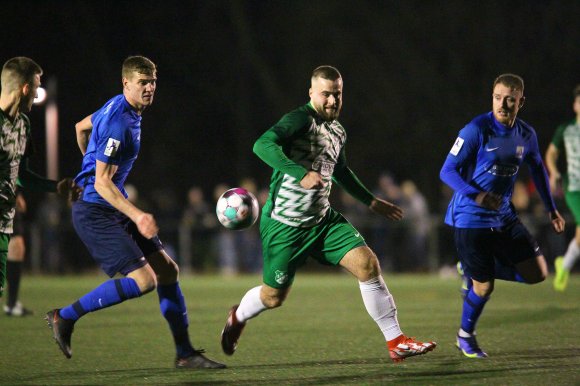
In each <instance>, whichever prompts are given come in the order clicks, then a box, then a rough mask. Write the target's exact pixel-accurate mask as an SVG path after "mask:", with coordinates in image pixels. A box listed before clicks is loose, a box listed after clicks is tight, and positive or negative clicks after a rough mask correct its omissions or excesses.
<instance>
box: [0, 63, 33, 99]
mask: <svg viewBox="0 0 580 386" xmlns="http://www.w3.org/2000/svg"><path fill="white" fill-rule="evenodd" d="M37 74H38V75H42V68H41V67H40V66H39V65H38V63H36V62H35V61H34V60H32V59H30V58H27V57H25V56H17V57H15V58H12V59H8V60H7V61H6V63H4V66H2V75H1V80H0V82H1V84H2V89H3V90H4V89H6V91H11V90H14V89H17V88H19V87H22V86H24V85H25V84H27V83H32V81H33V80H34V75H37Z"/></svg>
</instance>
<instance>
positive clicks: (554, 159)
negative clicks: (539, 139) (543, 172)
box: [545, 143, 562, 192]
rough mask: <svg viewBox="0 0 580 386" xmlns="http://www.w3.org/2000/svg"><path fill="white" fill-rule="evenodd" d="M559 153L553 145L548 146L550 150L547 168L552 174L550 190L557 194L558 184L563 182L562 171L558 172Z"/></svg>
mask: <svg viewBox="0 0 580 386" xmlns="http://www.w3.org/2000/svg"><path fill="white" fill-rule="evenodd" d="M559 155H560V154H559V151H558V148H557V147H556V146H554V144H553V143H551V144H550V145H549V146H548V150H546V157H545V158H546V168H547V169H548V172H549V174H550V189H551V190H552V192H555V191H556V189H557V188H558V183H559V182H560V181H561V179H562V176H561V175H560V171H559V170H558V157H559Z"/></svg>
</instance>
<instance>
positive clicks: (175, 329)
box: [60, 277, 195, 358]
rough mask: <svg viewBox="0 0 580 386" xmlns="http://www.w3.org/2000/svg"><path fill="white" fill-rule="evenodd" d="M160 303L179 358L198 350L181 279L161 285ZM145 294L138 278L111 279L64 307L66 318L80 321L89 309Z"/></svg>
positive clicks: (62, 312) (93, 309) (63, 315)
mask: <svg viewBox="0 0 580 386" xmlns="http://www.w3.org/2000/svg"><path fill="white" fill-rule="evenodd" d="M157 293H158V295H159V307H160V308H161V313H162V314H163V317H165V319H166V320H167V322H168V323H169V328H170V329H171V333H172V335H173V339H174V341H175V346H176V350H177V357H178V358H187V357H188V356H191V355H192V354H193V353H194V352H195V350H194V348H193V346H192V345H191V342H190V340H189V333H188V331H187V329H188V327H189V320H188V319H187V308H186V306H185V299H184V297H183V294H182V293H181V288H180V287H179V284H178V283H173V284H166V285H158V286H157ZM139 296H141V290H139V287H138V286H137V282H136V281H135V280H134V279H131V278H128V277H125V278H121V279H114V280H109V281H106V282H104V283H103V284H101V285H100V286H98V287H97V288H95V289H94V290H92V291H91V292H89V293H87V294H86V295H84V296H83V297H81V298H80V299H79V300H77V301H76V302H75V303H73V304H70V305H68V306H66V307H64V308H63V309H61V310H60V316H61V317H62V318H64V319H68V320H72V321H77V320H78V319H79V318H81V317H82V316H83V315H85V314H86V313H88V312H93V311H98V310H100V309H103V308H106V307H110V306H113V305H115V304H119V303H121V302H123V301H125V300H127V299H132V298H136V297H139Z"/></svg>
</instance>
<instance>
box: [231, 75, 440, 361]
mask: <svg viewBox="0 0 580 386" xmlns="http://www.w3.org/2000/svg"><path fill="white" fill-rule="evenodd" d="M342 86H343V82H342V77H341V75H340V73H339V72H338V70H337V69H336V68H334V67H331V66H320V67H318V68H316V69H315V70H314V72H313V73H312V78H311V88H310V92H309V94H310V102H309V103H308V104H306V105H305V106H302V107H300V108H298V109H296V110H294V111H292V112H290V113H288V114H286V115H285V116H284V117H282V119H281V120H280V121H279V122H278V123H277V124H275V125H274V126H273V127H272V128H270V129H269V130H268V131H266V132H265V133H264V134H263V135H262V136H261V137H260V138H259V139H258V140H257V141H256V143H255V145H254V152H255V153H256V154H257V155H258V157H260V158H261V159H262V160H263V161H264V162H266V163H267V164H268V165H269V166H271V167H272V168H273V169H274V172H273V174H272V181H271V185H270V193H269V197H268V200H267V202H266V204H265V205H264V208H263V211H262V217H261V221H260V235H261V238H262V246H263V259H264V270H263V281H264V282H263V284H262V285H260V286H257V287H254V288H252V289H250V290H249V291H248V292H247V293H246V294H245V295H244V297H243V298H242V300H241V302H240V304H239V305H236V306H234V307H232V309H231V310H230V314H229V316H228V319H227V322H226V325H225V327H224V329H223V331H222V348H223V350H224V352H225V353H226V354H228V355H232V354H233V353H234V351H235V350H236V347H237V343H238V339H239V337H240V335H241V333H242V330H243V328H244V327H245V325H246V323H247V322H248V320H250V319H251V318H254V317H256V316H258V315H259V314H260V313H261V312H262V311H265V310H268V309H272V308H276V307H279V306H281V305H282V303H283V302H284V300H285V299H286V297H287V296H288V293H289V292H290V288H291V286H292V282H293V281H294V275H295V273H296V270H297V269H298V267H300V266H301V265H302V264H303V263H304V262H305V261H306V259H307V258H308V256H312V257H313V258H315V259H316V260H318V261H319V262H320V263H322V264H330V265H335V266H336V265H340V266H342V267H343V268H345V269H346V270H348V271H349V272H350V273H352V274H353V275H354V276H355V277H356V278H357V279H358V281H359V286H360V290H361V293H362V298H363V302H364V304H365V307H366V309H367V311H368V313H369V314H370V316H371V317H372V318H373V319H374V320H375V322H376V323H377V325H378V326H379V328H380V329H381V331H382V333H383V335H384V337H385V340H386V341H387V346H388V349H389V353H390V357H391V359H392V360H393V361H394V362H399V361H402V360H404V359H405V358H407V357H410V356H414V355H419V354H425V353H427V352H428V351H431V350H433V349H434V348H435V346H436V344H435V343H434V342H426V343H423V342H419V341H416V340H414V339H413V338H408V337H407V336H405V335H404V334H403V332H402V331H401V328H400V327H399V322H398V321H397V309H396V307H395V302H394V300H393V296H392V295H391V294H390V292H389V290H388V289H387V286H386V284H385V282H384V280H383V277H382V275H381V268H380V266H379V262H378V259H377V257H376V255H375V254H374V253H373V251H371V249H370V248H369V247H368V246H367V245H366V243H365V241H364V239H363V238H362V236H361V235H360V233H359V232H358V231H357V230H356V229H355V228H354V227H353V226H352V225H351V224H350V223H349V222H348V221H347V220H346V219H345V218H344V217H343V216H342V215H341V214H340V213H338V212H336V211H335V210H333V209H332V208H331V207H330V204H329V201H328V196H329V194H330V188H331V185H332V181H334V182H336V183H337V184H338V185H339V186H341V187H342V188H343V189H345V190H346V191H347V192H348V193H350V194H351V195H352V196H353V197H355V198H356V199H358V200H359V201H361V202H363V203H364V204H365V205H367V206H368V207H369V208H370V209H371V210H372V211H373V212H375V213H377V214H379V215H381V216H384V217H386V218H387V219H390V220H400V219H401V218H402V217H403V212H402V210H401V208H399V207H398V206H396V205H393V204H391V203H389V202H386V201H384V200H381V199H379V198H377V197H374V196H373V194H372V193H370V192H369V191H368V190H367V189H366V188H365V187H364V185H363V184H362V183H361V182H360V181H359V180H358V179H357V177H356V176H355V175H354V173H353V172H352V171H351V170H350V169H349V168H348V166H347V163H346V156H345V150H344V146H345V142H346V131H345V129H344V128H343V127H342V126H341V124H340V123H339V122H338V121H337V119H338V116H339V113H340V110H341V107H342Z"/></svg>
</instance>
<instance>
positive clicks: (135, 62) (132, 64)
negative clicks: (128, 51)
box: [121, 55, 157, 78]
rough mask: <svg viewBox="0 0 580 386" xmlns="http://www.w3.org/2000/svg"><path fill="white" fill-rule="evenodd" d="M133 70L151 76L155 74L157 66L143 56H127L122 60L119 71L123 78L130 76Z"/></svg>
mask: <svg viewBox="0 0 580 386" xmlns="http://www.w3.org/2000/svg"><path fill="white" fill-rule="evenodd" d="M133 72H137V73H139V74H145V75H151V76H153V75H156V74H157V66H155V63H153V61H151V59H149V58H146V57H144V56H139V55H135V56H129V57H128V58H127V59H125V61H124V62H123V68H122V71H121V73H122V76H123V78H130V77H131V75H132V74H133Z"/></svg>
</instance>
